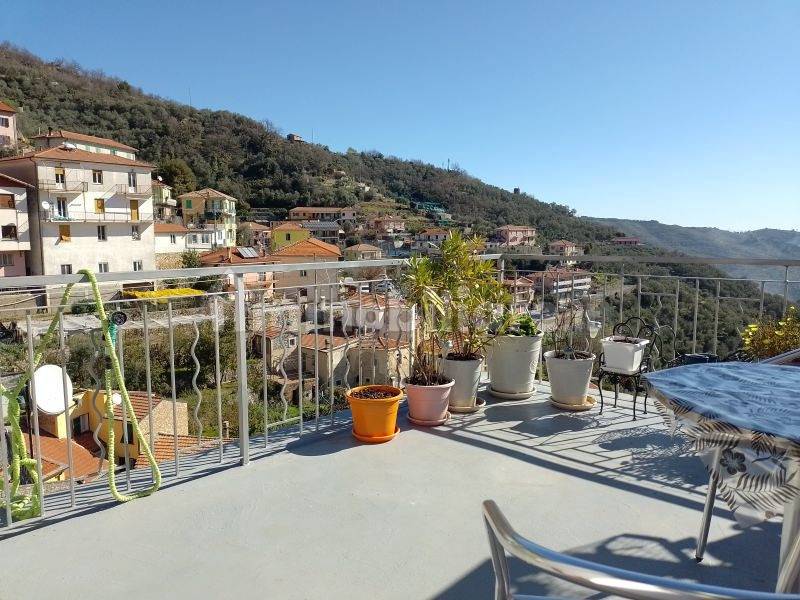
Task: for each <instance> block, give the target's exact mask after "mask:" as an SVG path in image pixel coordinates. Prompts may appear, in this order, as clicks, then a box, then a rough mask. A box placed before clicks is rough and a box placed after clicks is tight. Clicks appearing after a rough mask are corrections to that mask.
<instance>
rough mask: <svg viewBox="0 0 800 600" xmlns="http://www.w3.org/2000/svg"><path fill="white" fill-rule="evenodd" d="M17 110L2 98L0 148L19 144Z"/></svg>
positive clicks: (0, 103)
mask: <svg viewBox="0 0 800 600" xmlns="http://www.w3.org/2000/svg"><path fill="white" fill-rule="evenodd" d="M18 141H19V137H18V134H17V110H16V109H15V108H14V107H13V106H11V105H10V104H7V103H6V102H3V101H2V100H0V148H9V147H13V146H16V145H17V142H18Z"/></svg>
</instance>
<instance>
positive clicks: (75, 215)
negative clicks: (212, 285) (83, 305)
mask: <svg viewBox="0 0 800 600" xmlns="http://www.w3.org/2000/svg"><path fill="white" fill-rule="evenodd" d="M64 140H68V141H64ZM35 141H36V142H37V145H39V146H40V147H39V148H38V149H37V150H34V151H32V152H29V153H26V154H23V155H19V156H12V157H9V158H4V159H0V173H2V174H3V175H6V176H9V177H13V178H15V179H18V180H21V181H24V182H25V183H27V184H29V185H31V186H32V188H33V191H32V195H33V196H34V197H35V198H36V202H28V223H29V227H30V238H31V250H30V254H29V259H30V260H29V264H28V268H29V272H30V274H31V275H68V274H72V273H76V272H77V271H78V270H79V269H89V270H91V271H94V272H100V273H106V272H115V271H119V272H130V271H150V270H154V269H155V253H154V238H153V236H154V228H153V204H152V177H151V171H152V165H150V164H149V163H146V162H142V161H139V160H137V159H136V158H135V156H136V155H135V149H134V148H132V147H130V146H125V145H124V144H117V143H116V142H114V141H113V140H106V139H104V138H96V137H95V136H89V135H84V134H74V133H71V132H64V131H59V132H56V133H52V134H50V135H48V136H37V138H36V140H35ZM56 142H59V143H61V142H63V143H61V145H59V146H54V147H48V146H47V144H54V143H56ZM79 142H81V146H82V147H78V143H79ZM117 146H121V147H117ZM131 284H134V285H135V284H136V282H131Z"/></svg>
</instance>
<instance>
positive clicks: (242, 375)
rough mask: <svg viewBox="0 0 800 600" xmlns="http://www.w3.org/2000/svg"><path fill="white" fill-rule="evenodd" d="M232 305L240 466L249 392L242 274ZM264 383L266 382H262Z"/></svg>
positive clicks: (245, 451)
mask: <svg viewBox="0 0 800 600" xmlns="http://www.w3.org/2000/svg"><path fill="white" fill-rule="evenodd" d="M234 290H235V292H234V294H235V298H234V306H235V309H236V310H235V321H236V373H237V380H238V394H237V396H238V401H239V457H240V458H241V463H242V466H244V465H246V464H248V463H249V462H250V418H249V417H250V415H249V412H248V410H249V406H248V404H249V402H250V398H249V396H250V394H249V393H248V391H247V331H246V327H247V326H246V323H245V306H244V295H245V288H244V275H243V274H242V273H237V274H236V275H234ZM264 383H265V385H266V382H264Z"/></svg>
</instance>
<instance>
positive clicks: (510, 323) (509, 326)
mask: <svg viewBox="0 0 800 600" xmlns="http://www.w3.org/2000/svg"><path fill="white" fill-rule="evenodd" d="M503 325H504V326H501V328H500V329H499V330H498V333H500V334H505V335H524V336H528V337H533V336H535V335H538V334H539V327H538V326H537V325H536V321H534V320H533V317H531V316H530V315H529V314H527V313H523V314H514V313H511V312H506V313H505V314H504V315H503Z"/></svg>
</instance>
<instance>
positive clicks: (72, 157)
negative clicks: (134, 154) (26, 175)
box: [0, 146, 153, 169]
mask: <svg viewBox="0 0 800 600" xmlns="http://www.w3.org/2000/svg"><path fill="white" fill-rule="evenodd" d="M29 158H30V159H34V160H35V159H44V160H63V161H68V162H89V163H99V164H107V165H122V166H127V167H147V168H148V169H152V168H153V165H151V164H150V163H146V162H141V161H138V160H132V159H130V158H125V157H123V156H116V155H114V154H101V153H100V152H87V151H86V150H78V149H77V148H64V147H63V146H59V147H58V148H47V149H45V150H37V151H36V152H27V153H25V154H21V155H19V156H10V157H8V158H0V162H8V161H13V160H21V159H29Z"/></svg>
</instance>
